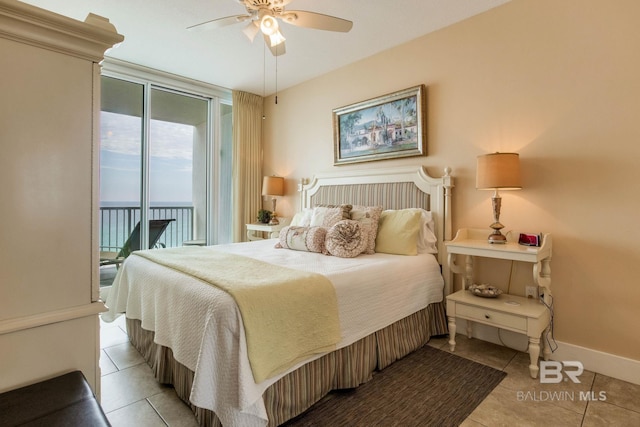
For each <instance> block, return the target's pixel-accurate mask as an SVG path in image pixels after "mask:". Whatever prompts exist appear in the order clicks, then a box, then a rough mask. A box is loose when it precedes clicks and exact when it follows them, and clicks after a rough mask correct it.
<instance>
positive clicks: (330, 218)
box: [309, 205, 352, 228]
mask: <svg viewBox="0 0 640 427" xmlns="http://www.w3.org/2000/svg"><path fill="white" fill-rule="evenodd" d="M351 208H352V206H351V205H317V206H315V207H314V208H313V214H312V215H311V221H310V223H309V225H310V226H312V227H326V228H331V227H333V226H334V225H335V224H336V223H337V222H338V221H342V220H343V219H349V212H351Z"/></svg>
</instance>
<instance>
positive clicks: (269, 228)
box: [246, 218, 289, 240]
mask: <svg viewBox="0 0 640 427" xmlns="http://www.w3.org/2000/svg"><path fill="white" fill-rule="evenodd" d="M278 221H280V224H278V225H269V224H263V223H261V222H258V223H253V224H246V226H247V239H249V240H262V239H263V237H262V235H258V234H257V233H258V232H266V233H269V237H271V238H272V239H275V238H277V237H278V236H279V235H280V230H281V229H283V228H284V227H286V226H287V223H288V222H289V221H288V220H287V219H286V218H278Z"/></svg>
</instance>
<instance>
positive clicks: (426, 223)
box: [418, 209, 438, 254]
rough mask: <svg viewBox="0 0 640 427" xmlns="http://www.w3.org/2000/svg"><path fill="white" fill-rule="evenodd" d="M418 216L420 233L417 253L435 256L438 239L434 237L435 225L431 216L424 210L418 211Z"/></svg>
mask: <svg viewBox="0 0 640 427" xmlns="http://www.w3.org/2000/svg"><path fill="white" fill-rule="evenodd" d="M419 210H420V211H421V212H420V214H421V216H420V233H419V234H418V253H419V254H437V253H438V239H437V238H436V235H435V223H434V222H433V214H432V213H431V212H429V211H426V210H424V209H419Z"/></svg>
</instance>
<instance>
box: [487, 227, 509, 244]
mask: <svg viewBox="0 0 640 427" xmlns="http://www.w3.org/2000/svg"><path fill="white" fill-rule="evenodd" d="M487 242H489V243H494V244H499V245H501V244H505V243H507V238H506V237H505V236H504V234H502V233H501V232H500V230H494V231H493V233H491V234H489V237H487Z"/></svg>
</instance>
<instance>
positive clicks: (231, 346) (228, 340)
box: [102, 240, 444, 426]
mask: <svg viewBox="0 0 640 427" xmlns="http://www.w3.org/2000/svg"><path fill="white" fill-rule="evenodd" d="M276 241H277V240H262V241H255V242H250V243H237V244H230V245H221V246H217V247H216V249H217V250H220V249H221V248H223V249H224V250H228V251H229V252H232V253H236V254H240V255H245V256H252V257H254V258H257V259H260V260H262V261H266V262H269V263H273V264H277V265H284V266H288V267H290V268H297V269H303V270H306V271H312V272H316V273H320V274H323V275H325V276H326V277H327V278H328V279H329V280H330V281H331V282H332V283H333V285H334V286H335V289H336V294H337V297H338V309H339V315H340V326H341V333H342V340H341V341H340V343H339V344H338V348H340V347H344V346H347V345H349V344H352V343H353V342H355V341H357V340H359V339H361V338H362V337H365V336H367V335H369V334H371V333H373V332H375V331H377V330H379V329H382V328H384V327H386V326H388V325H390V324H392V323H394V322H396V321H398V320H400V319H402V318H404V317H406V316H408V315H410V314H412V313H414V312H416V311H418V310H421V309H423V308H425V307H426V306H427V305H429V304H431V303H434V302H440V301H442V299H443V288H444V282H443V279H442V276H441V274H440V266H439V265H438V263H437V261H436V259H435V257H434V256H433V255H430V254H420V255H418V256H400V255H388V254H374V255H360V256H358V257H356V258H338V257H331V256H326V255H322V254H315V253H309V252H299V251H293V250H288V249H275V248H274V245H275V243H276ZM107 306H108V307H109V312H108V313H105V314H103V316H102V317H103V320H105V321H112V320H113V319H115V318H116V317H117V316H118V314H119V313H123V312H125V311H126V313H127V317H129V318H132V319H139V320H141V322H142V327H143V328H144V329H146V330H151V331H154V332H155V342H156V343H157V344H160V345H163V346H167V347H170V348H171V349H172V351H173V355H174V357H175V359H176V360H177V361H179V362H180V363H182V364H183V365H185V366H186V367H188V368H189V369H191V370H192V371H194V372H195V378H194V384H193V388H192V391H191V397H190V400H191V402H192V403H193V404H194V405H196V406H199V407H202V408H206V409H210V410H212V411H214V412H215V413H216V414H217V415H218V417H219V418H220V420H221V421H222V424H223V425H246V426H253V425H256V426H259V425H266V424H267V415H266V410H265V407H264V403H263V401H262V398H261V397H262V394H263V392H264V391H265V390H266V389H267V387H269V386H270V385H271V384H273V383H274V382H275V381H277V380H278V379H279V378H281V377H282V376H283V375H285V374H286V373H285V374H282V375H280V376H277V377H273V378H270V379H268V380H265V381H263V382H261V383H259V384H256V383H255V382H254V381H253V375H252V372H251V368H250V365H249V361H248V358H247V349H246V342H245V338H244V328H243V326H242V317H241V316H240V313H239V310H238V308H237V306H236V304H235V302H234V301H233V299H232V298H231V297H230V296H229V295H228V294H227V293H225V292H224V291H221V290H219V289H217V288H214V287H212V286H210V285H208V284H205V283H203V282H201V281H199V280H198V279H195V278H192V277H190V276H186V275H184V274H183V273H179V272H177V271H175V270H172V269H169V268H166V267H162V266H159V265H157V264H155V263H153V262H151V261H149V260H147V259H145V258H142V257H139V256H136V255H135V254H133V255H131V256H129V258H127V260H126V261H125V263H124V264H123V265H122V267H121V268H120V270H119V272H118V274H117V276H116V278H115V280H114V284H113V287H112V288H111V291H110V293H109V297H108V299H107ZM301 364H302V363H301ZM298 366H300V365H298ZM295 368H296V367H294V368H293V369H295ZM293 369H292V370H293Z"/></svg>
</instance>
